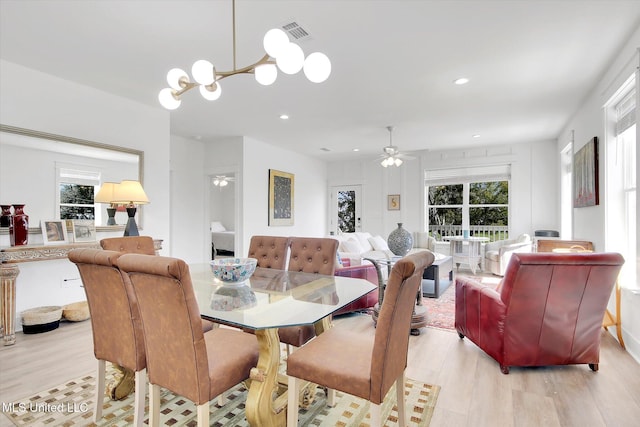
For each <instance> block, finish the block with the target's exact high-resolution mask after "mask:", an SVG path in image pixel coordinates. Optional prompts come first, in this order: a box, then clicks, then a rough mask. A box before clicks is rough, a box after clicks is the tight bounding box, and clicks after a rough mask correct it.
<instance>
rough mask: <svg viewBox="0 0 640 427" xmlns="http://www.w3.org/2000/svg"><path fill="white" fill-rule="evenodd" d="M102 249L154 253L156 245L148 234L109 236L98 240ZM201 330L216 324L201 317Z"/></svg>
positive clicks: (211, 327) (131, 252)
mask: <svg viewBox="0 0 640 427" xmlns="http://www.w3.org/2000/svg"><path fill="white" fill-rule="evenodd" d="M100 246H101V247H102V249H106V250H111V251H118V252H122V253H127V254H146V255H156V247H155V244H154V243H153V239H152V238H151V237H149V236H123V237H109V238H106V239H102V240H100ZM201 322H202V332H207V331H210V330H211V329H213V328H215V327H216V326H217V325H216V324H215V323H214V322H211V321H209V320H205V319H201Z"/></svg>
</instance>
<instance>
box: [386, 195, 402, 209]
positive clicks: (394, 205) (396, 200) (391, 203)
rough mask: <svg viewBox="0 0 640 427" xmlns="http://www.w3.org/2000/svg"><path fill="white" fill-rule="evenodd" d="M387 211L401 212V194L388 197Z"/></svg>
mask: <svg viewBox="0 0 640 427" xmlns="http://www.w3.org/2000/svg"><path fill="white" fill-rule="evenodd" d="M387 210H389V211H399V210H400V195H399V194H389V195H388V196H387Z"/></svg>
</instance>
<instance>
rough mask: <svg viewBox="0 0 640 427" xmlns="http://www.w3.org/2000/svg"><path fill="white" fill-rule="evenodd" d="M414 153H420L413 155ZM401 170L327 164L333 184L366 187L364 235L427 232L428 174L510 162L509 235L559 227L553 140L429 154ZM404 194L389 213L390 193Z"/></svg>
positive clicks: (365, 162) (372, 164)
mask: <svg viewBox="0 0 640 427" xmlns="http://www.w3.org/2000/svg"><path fill="white" fill-rule="evenodd" d="M412 154H416V153H412ZM418 155H419V158H418V159H415V160H409V161H406V162H405V163H404V164H403V165H402V166H401V167H400V168H383V167H381V166H380V164H379V163H378V162H373V161H371V160H370V159H369V160H362V161H360V162H357V163H354V162H347V161H344V162H335V163H331V164H329V169H328V173H329V177H330V178H329V186H336V185H352V184H361V185H362V186H363V200H362V203H363V220H362V223H363V224H362V225H363V227H362V229H363V231H369V232H371V233H372V234H374V235H375V234H379V235H382V236H388V235H389V233H390V232H391V231H393V229H394V228H396V227H397V225H396V223H398V222H402V223H404V228H406V229H407V230H409V231H412V232H413V231H421V230H424V229H425V205H426V201H425V195H424V170H425V169H442V168H458V167H463V166H475V165H491V164H503V163H509V164H511V165H512V168H511V187H510V197H511V204H510V215H511V218H510V223H509V226H510V231H511V233H512V234H513V235H518V234H521V233H528V234H531V235H533V232H534V231H535V230H538V229H558V227H559V221H560V220H559V213H558V205H557V191H558V188H557V185H556V182H557V179H558V178H557V172H555V171H556V169H557V168H556V167H555V164H556V162H557V160H556V158H555V141H539V142H534V143H520V144H512V145H507V146H485V147H474V148H472V149H458V150H442V151H428V152H425V153H422V154H420V153H418ZM388 194H400V201H401V208H400V210H399V211H388V210H387V195H388Z"/></svg>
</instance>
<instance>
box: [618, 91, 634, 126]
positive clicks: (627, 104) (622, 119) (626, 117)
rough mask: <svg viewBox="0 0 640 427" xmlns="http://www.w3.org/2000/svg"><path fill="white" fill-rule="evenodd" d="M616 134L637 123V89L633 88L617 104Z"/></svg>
mask: <svg viewBox="0 0 640 427" xmlns="http://www.w3.org/2000/svg"><path fill="white" fill-rule="evenodd" d="M615 108H616V136H618V135H620V134H621V133H623V132H624V131H625V130H627V129H629V128H630V127H631V126H633V125H635V124H636V91H635V89H633V90H631V91H630V92H629V93H628V94H626V95H625V96H624V98H622V100H621V101H620V102H618V103H617V104H616V107H615Z"/></svg>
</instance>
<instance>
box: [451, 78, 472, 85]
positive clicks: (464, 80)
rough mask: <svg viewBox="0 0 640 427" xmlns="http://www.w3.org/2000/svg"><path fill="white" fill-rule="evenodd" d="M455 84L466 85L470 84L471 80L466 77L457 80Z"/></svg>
mask: <svg viewBox="0 0 640 427" xmlns="http://www.w3.org/2000/svg"><path fill="white" fill-rule="evenodd" d="M453 83H455V84H457V85H466V84H467V83H469V79H468V78H466V77H460V78H459V79H455V80H454V81H453Z"/></svg>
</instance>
